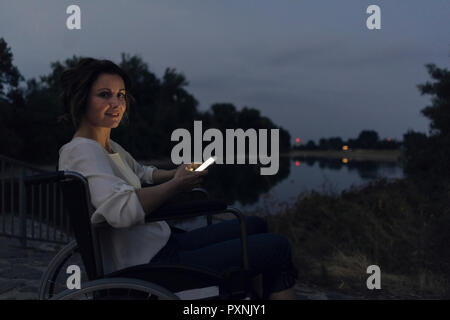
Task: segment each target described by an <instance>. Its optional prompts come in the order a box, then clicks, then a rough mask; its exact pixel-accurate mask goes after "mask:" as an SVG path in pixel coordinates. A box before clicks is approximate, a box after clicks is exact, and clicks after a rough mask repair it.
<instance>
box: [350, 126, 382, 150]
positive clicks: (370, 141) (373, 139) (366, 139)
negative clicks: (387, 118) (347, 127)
mask: <svg viewBox="0 0 450 320" xmlns="http://www.w3.org/2000/svg"><path fill="white" fill-rule="evenodd" d="M378 139H379V138H378V133H377V132H376V131H374V130H363V131H361V133H360V134H359V136H358V139H357V140H356V144H357V145H358V147H359V148H362V149H369V148H374V147H375V146H376V144H377V143H378Z"/></svg>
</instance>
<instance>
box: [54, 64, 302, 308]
mask: <svg viewBox="0 0 450 320" xmlns="http://www.w3.org/2000/svg"><path fill="white" fill-rule="evenodd" d="M129 86H130V81H129V78H128V76H127V75H126V74H125V72H124V71H123V70H122V69H121V68H119V67H118V66H117V65H116V64H114V63H113V62H111V61H108V60H96V59H92V58H86V59H82V60H81V61H80V62H79V63H78V65H77V66H75V67H74V68H72V69H68V70H65V71H64V72H63V74H62V76H61V89H62V92H61V97H62V102H63V105H64V110H65V116H64V117H63V118H65V119H66V120H68V119H70V120H71V121H72V124H73V125H74V128H75V130H76V131H75V134H74V136H73V139H72V140H71V141H70V142H68V143H67V144H65V145H64V146H62V147H61V149H60V150H59V155H60V156H59V163H58V167H59V170H71V171H76V172H79V173H81V174H82V175H83V176H84V177H85V178H86V179H87V181H88V183H89V188H90V192H91V202H92V205H93V206H94V208H95V212H94V213H93V215H92V217H91V222H92V223H99V222H104V221H106V222H107V223H108V224H109V225H111V227H112V228H108V229H106V230H102V231H101V233H100V234H99V237H100V244H101V248H102V259H103V264H104V271H105V273H110V272H113V271H116V270H119V269H123V268H126V267H129V266H134V265H141V264H146V263H157V262H159V263H164V262H168V263H182V264H191V265H198V266H202V267H207V268H210V269H213V270H215V271H217V272H222V271H225V270H226V269H228V268H230V267H239V266H240V265H241V259H242V258H241V254H240V250H241V249H240V248H241V242H240V238H239V235H240V229H239V224H238V222H237V220H236V219H234V220H232V221H226V222H221V223H217V224H213V225H210V226H207V227H203V228H199V229H196V230H192V231H189V232H185V233H172V232H171V228H170V226H169V225H168V224H167V222H165V221H159V222H153V223H147V224H146V223H145V216H146V215H147V214H149V215H151V213H152V211H154V210H155V209H156V208H158V207H159V206H160V205H161V204H162V203H164V202H165V201H166V200H167V199H169V198H170V197H172V196H173V195H175V194H176V193H179V192H182V191H187V190H191V189H192V188H194V187H196V186H198V185H199V184H200V183H201V179H202V177H203V176H204V175H205V174H207V170H205V171H203V172H195V171H191V170H188V169H191V168H194V167H195V166H194V165H181V166H179V167H178V168H177V169H174V170H162V169H157V168H155V167H154V166H143V165H141V164H139V163H138V162H137V161H136V160H135V159H134V158H133V157H132V156H131V155H130V154H129V153H128V152H127V151H126V150H124V149H123V148H122V146H120V145H119V144H118V143H116V142H115V141H113V140H112V139H110V133H111V129H112V128H116V127H117V126H118V125H119V123H120V122H121V120H122V117H124V115H125V116H126V114H127V110H128V109H129V107H130V98H131V96H130V95H129V93H128V90H129ZM141 183H147V184H157V185H155V186H150V187H145V188H142V187H141ZM246 223H247V232H248V249H249V261H250V268H251V269H252V270H254V271H255V274H262V275H263V278H262V280H263V283H262V284H263V289H262V291H263V292H262V293H261V294H262V295H263V298H270V299H293V298H294V294H293V289H292V287H293V285H294V284H295V279H296V276H297V270H296V269H295V267H294V266H293V264H292V259H291V250H290V245H289V243H288V242H287V240H286V239H285V238H283V237H282V236H280V235H277V234H271V233H267V225H266V224H265V222H264V220H262V219H261V218H258V217H247V220H246ZM255 285H256V282H255Z"/></svg>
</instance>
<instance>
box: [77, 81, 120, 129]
mask: <svg viewBox="0 0 450 320" xmlns="http://www.w3.org/2000/svg"><path fill="white" fill-rule="evenodd" d="M125 110H126V101H125V84H124V82H123V79H122V77H120V76H119V75H116V74H106V73H104V74H101V75H100V76H99V77H98V78H97V80H96V81H95V82H94V84H93V85H92V88H91V92H90V93H89V98H88V108H87V115H86V118H87V120H88V121H89V123H90V124H91V125H93V126H98V127H107V128H115V127H117V126H118V125H119V123H120V120H122V117H123V114H124V113H125Z"/></svg>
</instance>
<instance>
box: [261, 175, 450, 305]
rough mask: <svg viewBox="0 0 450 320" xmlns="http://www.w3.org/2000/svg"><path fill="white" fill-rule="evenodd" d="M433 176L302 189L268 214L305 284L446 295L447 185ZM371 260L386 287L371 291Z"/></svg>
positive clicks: (362, 292) (361, 292)
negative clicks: (291, 200)
mask: <svg viewBox="0 0 450 320" xmlns="http://www.w3.org/2000/svg"><path fill="white" fill-rule="evenodd" d="M436 181H437V180H434V181H433V180H430V181H429V182H427V183H417V181H416V182H414V181H412V180H409V179H406V178H405V179H401V180H395V181H388V180H386V179H379V180H377V181H375V182H372V183H370V184H368V185H366V186H363V187H352V188H350V189H349V190H346V191H344V192H342V193H341V194H336V193H334V194H333V193H325V194H322V193H318V192H315V191H311V192H308V193H302V194H300V195H299V196H298V198H297V199H296V201H295V203H294V204H293V205H291V206H288V207H285V208H284V209H283V210H281V211H280V212H279V213H278V214H276V215H270V216H267V217H266V219H267V221H268V224H269V228H270V231H271V232H276V233H280V234H283V235H285V236H286V237H287V238H288V239H289V240H290V242H291V245H292V248H293V259H294V263H295V264H296V266H297V267H298V269H299V281H301V282H304V283H308V282H309V283H311V284H315V285H320V286H322V287H325V288H329V289H332V290H338V291H341V292H342V293H346V294H353V295H358V296H363V297H369V298H370V297H377V298H379V297H381V298H408V299H409V298H411V299H415V298H427V299H428V298H430V299H433V298H443V297H449V295H450V292H449V290H450V289H449V285H448V284H449V276H450V259H449V256H450V253H449V250H448V249H447V248H448V243H449V242H448V241H449V240H450V209H449V207H448V198H449V196H450V185H449V184H448V183H443V182H436ZM421 182H423V181H421ZM372 264H375V265H378V266H379V267H380V269H381V283H382V290H368V289H367V286H366V280H367V278H368V277H369V274H367V273H366V269H367V267H368V266H369V265H372Z"/></svg>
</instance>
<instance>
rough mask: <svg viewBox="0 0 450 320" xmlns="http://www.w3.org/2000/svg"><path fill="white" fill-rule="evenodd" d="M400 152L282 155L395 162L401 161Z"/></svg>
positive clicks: (398, 150)
mask: <svg viewBox="0 0 450 320" xmlns="http://www.w3.org/2000/svg"><path fill="white" fill-rule="evenodd" d="M402 154H403V153H402V150H400V149H397V150H371V149H353V150H347V151H340V150H295V151H291V152H289V153H285V154H282V155H283V156H290V157H305V158H306V157H314V158H339V159H340V158H347V159H349V160H356V161H358V160H359V161H361V160H373V161H389V162H397V161H400V160H401V157H402Z"/></svg>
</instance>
